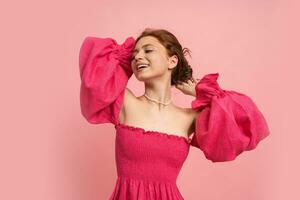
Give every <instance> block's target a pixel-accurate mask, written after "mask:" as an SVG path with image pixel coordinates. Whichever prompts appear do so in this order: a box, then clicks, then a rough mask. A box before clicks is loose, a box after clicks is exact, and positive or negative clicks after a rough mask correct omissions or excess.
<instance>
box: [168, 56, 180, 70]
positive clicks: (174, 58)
mask: <svg viewBox="0 0 300 200" xmlns="http://www.w3.org/2000/svg"><path fill="white" fill-rule="evenodd" d="M177 64H178V57H177V56H176V55H173V56H171V57H170V58H169V69H173V68H175V67H176V66H177Z"/></svg>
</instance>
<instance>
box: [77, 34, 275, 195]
mask: <svg viewBox="0 0 300 200" xmlns="http://www.w3.org/2000/svg"><path fill="white" fill-rule="evenodd" d="M189 52H190V51H189V50H188V49H187V48H182V46H181V45H180V43H179V42H178V40H177V38H176V37H175V36H174V35H173V34H172V33H170V32H169V31H167V30H164V29H146V30H144V32H142V34H141V35H140V36H139V37H138V38H137V39H136V40H135V39H134V38H133V37H128V38H127V39H126V41H125V42H124V43H123V44H121V45H119V44H117V42H116V41H115V40H114V39H113V38H97V37H86V38H85V40H84V41H83V44H82V46H81V48H80V58H79V65H80V77H81V89H80V105H81V112H82V115H83V116H84V117H85V119H86V120H87V121H88V122H89V123H91V124H101V123H112V124H114V125H115V128H116V140H115V153H116V165H117V174H118V178H117V180H116V184H115V188H114V191H113V193H112V195H111V196H110V198H109V199H110V200H158V199H160V200H161V199H162V200H179V199H180V200H182V199H184V198H183V196H182V195H181V194H180V192H179V190H178V188H177V185H176V179H177V176H178V174H179V172H180V169H181V167H182V165H183V163H184V161H185V160H186V158H187V156H188V153H189V148H190V146H194V147H196V148H199V149H201V150H202V151H203V153H204V155H205V157H206V158H207V159H208V160H211V161H212V162H224V161H231V160H234V159H235V158H236V157H237V156H238V155H239V154H241V153H242V152H243V151H249V150H252V149H254V148H255V147H256V146H257V144H258V143H259V142H260V141H261V140H262V139H264V138H265V137H267V136H268V135H269V134H270V132H269V128H268V125H267V123H266V120H265V118H264V116H263V115H262V113H261V112H260V110H259V109H258V107H257V106H256V105H255V103H254V102H253V101H252V99H251V98H250V97H248V96H247V95H245V94H242V93H239V92H236V91H232V90H224V89H221V88H220V86H219V84H218V83H217V78H218V76H219V74H218V73H211V74H207V75H205V76H203V77H202V78H201V79H195V78H193V76H192V72H193V71H192V68H191V67H190V65H189V64H188V62H187V60H186V58H185V55H186V53H189ZM132 74H134V75H135V77H136V78H137V80H139V81H141V82H143V83H144V86H145V92H144V94H143V95H141V96H138V97H137V96H135V95H134V93H133V92H132V91H131V90H130V89H129V88H127V87H126V85H127V83H128V80H129V78H130V77H131V76H132ZM196 80H197V81H196ZM172 86H175V87H176V88H177V89H179V90H180V91H182V92H183V93H184V94H187V95H192V96H194V97H195V99H194V100H193V101H192V103H191V108H181V107H178V106H176V105H175V104H174V103H173V101H172V96H171V87H172Z"/></svg>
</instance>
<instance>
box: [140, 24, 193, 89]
mask: <svg viewBox="0 0 300 200" xmlns="http://www.w3.org/2000/svg"><path fill="white" fill-rule="evenodd" d="M145 36H153V37H155V38H156V39H158V40H159V42H160V43H161V44H162V45H163V46H164V47H165V48H166V50H167V53H168V56H169V57H171V56H173V55H176V56H177V57H178V63H177V65H176V67H175V68H173V69H172V73H171V85H177V84H179V83H180V82H187V80H190V79H192V75H193V69H192V68H191V66H190V65H189V63H188V61H187V60H186V58H185V56H186V54H187V53H188V54H189V56H190V57H192V56H191V50H189V49H188V48H182V46H181V44H180V43H179V41H178V39H177V38H176V37H175V35H173V34H172V33H170V32H169V31H167V30H165V29H153V28H146V29H145V30H144V31H143V32H142V33H141V34H140V35H139V36H138V38H137V39H136V43H137V42H138V41H139V40H140V39H141V38H142V37H145Z"/></svg>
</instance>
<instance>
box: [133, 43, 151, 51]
mask: <svg viewBox="0 0 300 200" xmlns="http://www.w3.org/2000/svg"><path fill="white" fill-rule="evenodd" d="M145 46H154V45H153V44H144V45H143V46H142V47H145ZM135 52H137V49H134V51H133V53H135Z"/></svg>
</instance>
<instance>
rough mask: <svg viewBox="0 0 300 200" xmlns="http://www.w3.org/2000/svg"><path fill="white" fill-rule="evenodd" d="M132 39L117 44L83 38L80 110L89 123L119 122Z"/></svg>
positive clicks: (112, 40)
mask: <svg viewBox="0 0 300 200" xmlns="http://www.w3.org/2000/svg"><path fill="white" fill-rule="evenodd" d="M134 46H135V40H134V38H133V37H128V38H127V39H126V41H125V42H124V43H123V44H121V45H119V44H117V42H116V41H115V40H114V39H113V38H96V37H86V38H85V39H84V41H83V43H82V45H81V47H80V52H79V68H80V78H81V87H80V107H81V113H82V115H83V116H84V118H85V119H86V120H87V121H88V122H89V123H92V124H99V123H113V124H117V123H118V116H119V112H120V110H121V106H122V103H123V97H124V94H125V89H126V85H127V82H128V80H129V78H130V77H131V75H132V74H133V71H132V69H131V56H132V50H133V48H134Z"/></svg>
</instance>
